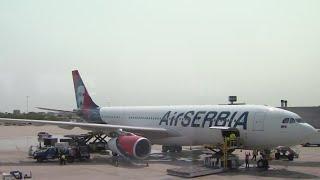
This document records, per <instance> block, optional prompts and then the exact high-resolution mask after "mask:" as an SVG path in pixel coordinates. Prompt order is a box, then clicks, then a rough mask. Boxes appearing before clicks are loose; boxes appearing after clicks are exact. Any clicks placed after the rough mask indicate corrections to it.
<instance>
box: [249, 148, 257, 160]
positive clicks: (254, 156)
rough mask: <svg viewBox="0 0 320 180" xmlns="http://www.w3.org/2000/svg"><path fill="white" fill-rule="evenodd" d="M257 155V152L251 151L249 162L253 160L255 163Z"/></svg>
mask: <svg viewBox="0 0 320 180" xmlns="http://www.w3.org/2000/svg"><path fill="white" fill-rule="evenodd" d="M257 155H258V150H256V149H255V150H253V152H252V159H251V160H254V161H257Z"/></svg>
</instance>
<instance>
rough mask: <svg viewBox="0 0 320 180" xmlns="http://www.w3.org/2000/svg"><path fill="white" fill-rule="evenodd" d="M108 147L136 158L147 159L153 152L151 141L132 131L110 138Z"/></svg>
mask: <svg viewBox="0 0 320 180" xmlns="http://www.w3.org/2000/svg"><path fill="white" fill-rule="evenodd" d="M108 147H109V149H110V150H111V151H112V152H115V153H117V154H121V155H124V156H127V157H130V158H136V159H145V158H146V157H148V156H149V154H150V152H151V143H150V141H149V140H148V139H147V138H144V137H141V136H137V135H135V134H132V133H127V134H123V135H120V136H118V137H116V138H112V139H110V140H109V141H108Z"/></svg>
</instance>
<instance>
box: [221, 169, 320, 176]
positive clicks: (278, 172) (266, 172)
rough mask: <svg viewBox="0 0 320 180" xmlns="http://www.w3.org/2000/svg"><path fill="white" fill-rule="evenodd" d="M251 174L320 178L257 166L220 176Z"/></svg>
mask: <svg viewBox="0 0 320 180" xmlns="http://www.w3.org/2000/svg"><path fill="white" fill-rule="evenodd" d="M238 175H249V176H255V177H271V178H283V179H319V178H320V177H319V176H315V175H312V174H307V173H303V172H297V171H289V170H287V169H269V170H261V169H257V168H250V169H239V170H233V171H230V172H226V173H222V174H218V176H238Z"/></svg>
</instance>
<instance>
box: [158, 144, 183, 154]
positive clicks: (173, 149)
mask: <svg viewBox="0 0 320 180" xmlns="http://www.w3.org/2000/svg"><path fill="white" fill-rule="evenodd" d="M168 151H169V152H178V153H179V152H181V151H182V146H178V145H170V146H167V145H163V146H162V152H168Z"/></svg>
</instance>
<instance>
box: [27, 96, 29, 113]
mask: <svg viewBox="0 0 320 180" xmlns="http://www.w3.org/2000/svg"><path fill="white" fill-rule="evenodd" d="M28 113H29V96H27V114H28Z"/></svg>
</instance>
